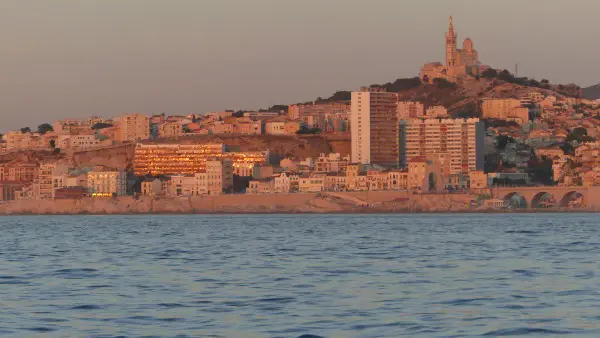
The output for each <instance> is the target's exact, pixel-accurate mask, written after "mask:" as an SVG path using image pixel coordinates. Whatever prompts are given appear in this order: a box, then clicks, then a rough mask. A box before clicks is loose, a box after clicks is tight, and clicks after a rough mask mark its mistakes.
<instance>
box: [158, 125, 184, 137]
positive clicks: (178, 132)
mask: <svg viewBox="0 0 600 338" xmlns="http://www.w3.org/2000/svg"><path fill="white" fill-rule="evenodd" d="M180 136H183V126H182V124H181V123H180V122H177V121H175V122H164V123H161V124H159V126H158V137H161V138H178V137H180Z"/></svg>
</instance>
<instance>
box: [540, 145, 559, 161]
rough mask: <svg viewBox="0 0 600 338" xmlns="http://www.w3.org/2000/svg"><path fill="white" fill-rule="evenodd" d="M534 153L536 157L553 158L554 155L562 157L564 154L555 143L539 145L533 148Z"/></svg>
mask: <svg viewBox="0 0 600 338" xmlns="http://www.w3.org/2000/svg"><path fill="white" fill-rule="evenodd" d="M535 154H536V155H537V157H538V158H543V157H546V158H548V159H553V158H555V157H562V156H564V155H565V152H564V151H563V150H562V149H561V148H560V147H559V146H557V145H553V146H549V147H539V148H537V149H536V150H535Z"/></svg>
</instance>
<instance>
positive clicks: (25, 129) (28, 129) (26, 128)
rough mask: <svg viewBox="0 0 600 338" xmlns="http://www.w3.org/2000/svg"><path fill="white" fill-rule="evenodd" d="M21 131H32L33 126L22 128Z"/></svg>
mask: <svg viewBox="0 0 600 338" xmlns="http://www.w3.org/2000/svg"><path fill="white" fill-rule="evenodd" d="M21 133H23V134H25V133H31V128H29V127H25V128H21Z"/></svg>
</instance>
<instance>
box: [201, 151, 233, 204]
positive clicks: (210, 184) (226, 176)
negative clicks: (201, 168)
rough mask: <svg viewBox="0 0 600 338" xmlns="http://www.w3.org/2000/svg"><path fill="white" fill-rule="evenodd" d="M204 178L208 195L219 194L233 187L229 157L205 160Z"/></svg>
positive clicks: (231, 165) (231, 163)
mask: <svg viewBox="0 0 600 338" xmlns="http://www.w3.org/2000/svg"><path fill="white" fill-rule="evenodd" d="M206 180H207V189H208V194H209V195H220V194H222V193H223V192H227V191H229V190H230V189H232V188H233V162H232V160H231V159H222V160H208V161H206Z"/></svg>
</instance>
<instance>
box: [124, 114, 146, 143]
mask: <svg viewBox="0 0 600 338" xmlns="http://www.w3.org/2000/svg"><path fill="white" fill-rule="evenodd" d="M119 122H120V123H119V129H120V138H119V140H120V141H122V142H124V141H130V142H135V141H142V140H147V139H149V138H150V118H149V117H148V116H144V115H142V114H140V113H134V114H127V115H123V116H121V117H120V118H119Z"/></svg>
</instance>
